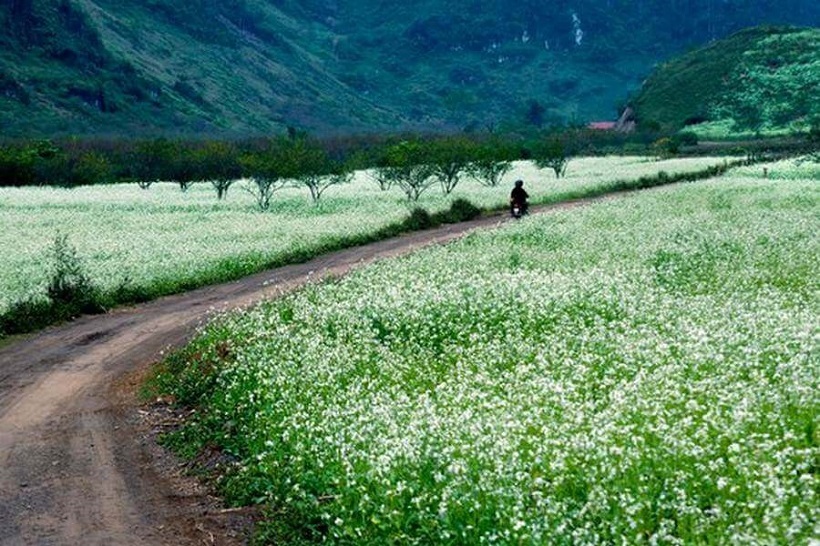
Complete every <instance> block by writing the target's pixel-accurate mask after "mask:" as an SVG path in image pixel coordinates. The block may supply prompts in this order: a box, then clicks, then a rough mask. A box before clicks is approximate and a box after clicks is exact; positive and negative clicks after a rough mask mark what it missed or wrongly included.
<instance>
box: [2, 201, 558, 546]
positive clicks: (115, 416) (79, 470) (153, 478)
mask: <svg viewBox="0 0 820 546" xmlns="http://www.w3.org/2000/svg"><path fill="white" fill-rule="evenodd" d="M561 206H562V207H566V206H569V205H561ZM502 221H504V218H503V217H502V216H500V215H495V216H489V217H484V218H481V219H478V220H475V221H471V222H465V223H462V224H457V225H450V226H445V227H442V228H439V229H435V230H429V231H424V232H417V233H413V234H409V235H405V236H402V237H398V238H396V239H391V240H387V241H382V242H379V243H374V244H370V245H366V246H362V247H357V248H353V249H349V250H344V251H340V252H335V253H332V254H328V255H326V256H323V257H320V258H317V259H315V260H312V261H310V262H308V263H305V264H300V265H293V266H287V267H282V268H279V269H275V270H271V271H267V272H264V273H260V274H257V275H254V276H251V277H248V278H245V279H243V280H241V281H237V282H232V283H227V284H222V285H218V286H212V287H207V288H202V289H199V290H196V291H193V292H189V293H186V294H182V295H177V296H171V297H166V298H163V299H160V300H157V301H154V302H151V303H148V304H145V305H140V306H138V307H133V308H124V309H118V310H115V311H113V312H111V313H108V314H105V315H99V316H92V317H83V318H81V319H78V320H76V321H73V322H71V323H68V324H65V325H62V326H59V327H54V328H49V329H47V330H45V331H43V332H41V333H39V334H37V335H35V336H30V337H28V338H25V339H21V340H17V341H15V342H13V343H11V344H9V345H7V346H5V347H3V348H2V349H0V544H2V545H4V546H5V545H17V544H25V545H34V544H36V545H60V546H62V545H65V546H69V545H72V546H73V545H78V544H83V545H106V546H121V545H136V544H151V545H168V546H171V545H173V546H184V545H193V544H200V545H201V544H226V545H231V544H242V543H244V538H245V537H244V534H243V533H244V531H243V525H245V522H246V521H247V519H248V517H247V514H246V513H244V512H243V511H233V510H224V509H223V508H222V507H221V506H220V504H219V500H218V499H216V498H214V497H211V496H210V495H209V494H208V491H207V490H206V489H205V488H204V487H203V486H201V485H199V484H198V483H197V482H196V481H195V480H193V479H192V478H189V477H186V476H185V475H184V472H183V471H182V468H181V467H180V464H179V462H178V461H176V460H175V459H174V457H172V456H171V455H169V454H168V453H166V452H165V451H164V450H162V449H161V448H159V447H158V446H157V445H156V442H155V436H154V434H153V432H152V430H153V429H152V426H151V422H150V421H149V420H148V419H146V417H145V415H146V414H148V413H149V412H146V411H144V408H142V407H141V406H140V403H139V401H138V399H137V395H136V391H137V388H138V385H139V383H140V379H141V378H142V377H144V375H145V374H146V373H147V371H148V370H149V369H150V366H151V365H152V364H153V363H155V362H157V361H158V360H159V359H161V358H162V354H163V351H166V350H167V349H169V348H174V347H180V346H182V345H183V344H184V343H185V342H186V341H187V340H188V339H189V338H190V336H191V335H192V334H193V332H194V330H195V328H196V326H197V324H199V323H201V322H202V321H204V320H205V319H207V317H208V315H209V314H211V313H213V312H215V311H219V310H224V309H226V308H236V307H244V306H247V305H250V304H252V303H254V302H257V301H259V300H261V299H263V298H268V297H272V296H275V295H277V294H280V293H282V292H284V291H287V290H292V289H293V288H294V287H297V286H299V285H301V284H303V283H305V282H307V281H309V280H311V279H314V280H315V279H319V278H324V277H327V276H338V275H342V274H344V273H345V272H347V271H349V270H350V269H351V268H354V267H357V266H360V265H362V264H366V263H368V262H371V261H373V260H375V259H381V258H387V257H392V256H396V255H399V254H403V253H407V252H409V251H411V250H413V249H416V248H419V247H421V246H426V245H430V244H435V243H444V242H447V241H450V240H453V239H455V238H457V237H460V236H462V235H463V234H465V233H467V232H468V231H470V230H473V229H475V228H478V227H488V226H494V225H497V224H499V223H500V222H502Z"/></svg>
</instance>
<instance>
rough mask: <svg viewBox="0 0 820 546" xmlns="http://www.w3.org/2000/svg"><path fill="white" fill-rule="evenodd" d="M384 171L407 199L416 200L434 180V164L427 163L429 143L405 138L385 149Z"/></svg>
mask: <svg viewBox="0 0 820 546" xmlns="http://www.w3.org/2000/svg"><path fill="white" fill-rule="evenodd" d="M385 159H386V166H385V169H384V171H383V172H384V173H385V174H386V176H388V177H389V178H390V179H392V180H393V181H394V183H395V184H396V185H397V186H399V187H400V188H401V189H402V191H403V192H404V194H405V195H406V196H407V199H408V200H410V201H418V200H419V197H421V195H422V194H423V193H424V192H425V191H427V190H428V189H429V188H430V187H431V186H432V185H433V184H435V182H436V180H435V178H433V176H434V174H435V168H434V166H433V165H432V164H431V163H429V161H430V154H429V145H428V143H427V142H425V141H423V140H421V139H413V140H405V141H402V142H399V143H398V144H394V145H392V146H390V147H389V148H388V149H387V151H386V158H385Z"/></svg>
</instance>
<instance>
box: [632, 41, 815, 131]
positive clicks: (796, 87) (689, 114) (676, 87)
mask: <svg viewBox="0 0 820 546" xmlns="http://www.w3.org/2000/svg"><path fill="white" fill-rule="evenodd" d="M818 98H820V29H817V28H814V29H799V28H793V27H755V28H751V29H746V30H743V31H740V32H737V33H735V34H733V35H732V36H730V37H729V38H724V39H722V40H718V41H716V42H712V43H710V44H709V45H708V46H706V47H704V48H701V49H698V50H696V51H693V52H691V53H688V54H686V55H682V56H680V57H677V58H675V59H673V60H672V61H670V62H668V63H664V64H663V65H661V66H660V67H658V69H657V70H656V71H655V72H654V73H653V74H652V75H651V76H650V77H649V78H648V79H647V81H646V83H645V84H644V86H643V88H642V89H641V92H640V93H639V94H638V95H637V96H636V98H635V99H634V101H633V104H632V106H633V107H634V109H635V110H636V115H637V118H638V122H639V123H643V124H648V125H657V126H659V127H660V128H663V129H667V130H676V129H679V128H681V127H684V126H689V127H690V128H691V129H692V130H695V131H697V132H699V133H701V134H702V135H711V136H722V135H723V134H727V133H730V134H738V133H743V132H748V133H757V132H762V133H767V132H779V131H784V130H785V131H794V130H806V129H808V128H809V127H810V126H812V125H817V124H818V123H820V100H818Z"/></svg>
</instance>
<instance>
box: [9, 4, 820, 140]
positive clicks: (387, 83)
mask: <svg viewBox="0 0 820 546" xmlns="http://www.w3.org/2000/svg"><path fill="white" fill-rule="evenodd" d="M764 21H769V22H780V23H795V22H800V21H803V22H807V23H808V24H820V5H818V4H817V3H816V2H814V1H813V0H783V1H781V2H779V3H774V2H770V1H766V2H759V1H752V0H737V1H736V2H731V3H728V4H727V3H726V2H721V1H719V0H688V1H672V2H667V1H661V0H641V1H640V2H616V1H607V2H600V1H598V0H572V1H570V0H553V1H550V2H543V1H537V0H519V1H512V0H451V1H448V2H443V1H441V0H420V1H419V2H414V3H386V2H381V1H378V0H332V1H331V0H300V1H296V0H191V1H188V2H178V1H176V0H143V1H135V0H9V1H7V2H3V3H0V28H2V29H3V30H4V32H3V33H0V132H2V135H3V136H4V137H17V136H24V137H54V136H70V135H102V136H109V135H153V134H158V133H162V134H186V135H190V134H223V135H249V134H269V133H271V132H279V131H281V130H283V129H284V128H285V127H287V126H296V127H299V128H304V129H308V130H311V131H314V132H321V133H349V132H352V131H355V132H361V131H385V130H389V131H395V130H401V129H422V130H441V129H462V128H487V127H498V126H506V127H515V126H520V125H522V124H529V125H536V126H541V125H549V124H556V123H583V122H586V121H590V120H599V119H604V120H605V119H612V118H614V117H615V115H616V114H617V109H618V107H619V105H621V104H622V103H623V102H624V101H625V100H626V98H627V97H628V96H629V94H630V92H633V91H634V90H635V89H637V88H638V87H639V86H640V81H641V79H642V78H643V77H645V75H646V74H647V73H648V72H649V69H650V67H652V66H653V65H654V64H656V63H657V62H659V61H661V60H663V59H666V58H669V57H670V56H672V55H674V54H677V53H679V52H680V51H682V50H685V49H686V48H689V47H692V46H693V45H698V44H703V43H705V42H707V41H709V40H713V39H715V38H719V37H721V36H725V35H727V34H729V33H730V32H732V31H735V30H737V29H739V28H742V27H744V26H749V25H751V24H759V23H760V22H764Z"/></svg>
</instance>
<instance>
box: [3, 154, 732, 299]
mask: <svg viewBox="0 0 820 546" xmlns="http://www.w3.org/2000/svg"><path fill="white" fill-rule="evenodd" d="M722 161H723V159H714V158H701V159H680V160H669V161H661V162H656V161H653V160H650V159H644V158H629V157H626V158H624V157H612V158H587V159H577V160H574V161H573V162H572V163H571V164H570V168H569V172H568V176H567V178H566V179H563V180H561V181H556V180H554V179H553V177H552V175H551V174H550V173H548V172H546V171H541V172H539V171H537V170H536V169H534V168H533V167H532V166H531V165H530V164H529V163H519V164H517V166H516V169H515V171H513V172H512V173H510V174H508V175H507V177H506V179H505V182H504V184H503V185H502V186H500V187H498V188H485V187H482V186H480V185H479V184H477V183H476V182H474V181H469V180H465V181H464V182H462V184H461V185H460V186H459V187H458V188H457V190H456V192H455V193H454V194H453V196H454V197H465V198H467V199H469V200H470V201H472V202H473V203H475V204H477V205H480V206H484V207H498V206H503V204H504V203H506V199H507V196H508V194H509V190H510V187H511V185H512V181H513V180H514V179H515V178H523V179H524V180H525V181H526V182H527V186H526V187H527V189H528V190H529V191H530V193H531V194H532V196H533V201H534V202H551V201H556V200H560V199H563V198H567V197H571V196H578V195H582V194H583V193H584V192H586V191H590V190H595V189H597V188H601V187H606V186H607V185H611V184H612V183H613V182H615V181H617V180H621V179H633V178H637V177H639V176H644V175H654V174H656V173H657V172H658V171H661V170H664V171H666V172H668V173H673V172H678V171H681V170H698V169H701V168H703V167H705V166H708V165H712V164H717V163H719V162H722ZM450 202H451V199H450V198H445V197H443V196H442V195H441V191H440V190H439V189H438V188H432V189H430V190H429V191H428V192H427V193H426V194H424V196H423V197H422V200H421V201H420V202H419V203H418V205H419V206H422V207H424V208H426V209H428V210H429V211H435V210H439V209H444V208H446V207H447V206H449V203H450ZM409 209H410V206H409V205H408V204H407V202H406V200H404V199H403V195H402V194H401V192H400V191H399V190H397V189H394V190H392V191H390V192H388V193H383V192H380V191H379V190H378V189H377V186H376V184H375V183H374V182H372V181H370V180H369V179H368V177H367V176H366V175H365V174H363V173H359V175H358V176H357V178H356V179H355V181H354V182H353V183H351V184H349V185H346V186H342V187H338V188H332V189H331V190H328V192H327V195H326V196H325V197H324V198H323V202H322V203H321V204H320V205H319V206H318V207H316V206H314V205H312V204H311V203H310V200H309V198H308V196H307V194H306V193H305V192H304V191H299V190H293V189H290V190H286V191H282V192H281V193H278V194H276V196H275V198H274V204H273V206H272V210H270V211H269V212H267V213H261V212H258V211H257V210H255V208H254V201H253V198H252V197H251V196H250V195H249V194H248V193H246V192H244V191H243V190H242V189H241V188H240V184H237V185H235V186H234V187H233V188H232V189H231V190H230V193H229V195H228V199H227V201H226V202H217V201H216V198H215V194H214V191H213V189H212V188H211V186H210V184H197V185H194V187H192V188H191V189H190V190H189V191H188V192H187V193H182V192H181V191H180V190H179V188H178V187H177V186H175V185H173V184H155V185H153V186H152V187H151V188H150V189H148V190H141V189H139V188H138V187H137V186H136V184H133V185H118V186H99V187H82V188H77V189H73V190H63V189H54V188H22V189H15V188H0V249H2V252H3V260H2V261H0V314H2V313H3V312H4V311H5V310H6V309H7V308H8V306H9V305H10V304H11V303H12V302H14V301H16V300H19V299H21V298H24V297H29V296H35V297H37V296H39V295H42V294H44V287H45V285H46V282H47V277H48V274H49V271H48V258H47V257H48V253H49V248H50V247H51V245H52V243H53V241H54V238H55V237H56V236H57V234H67V235H68V237H69V242H70V243H71V244H72V245H73V246H75V247H76V248H77V250H78V252H79V255H80V257H81V259H82V260H83V262H84V265H85V268H86V269H87V271H88V273H89V274H90V276H91V279H92V280H93V281H94V282H95V283H96V284H97V285H98V286H100V287H101V288H102V289H104V290H112V289H114V288H116V287H117V286H119V285H122V284H126V285H128V286H131V287H135V288H138V289H140V290H143V291H146V292H148V293H151V294H164V293H169V292H174V291H178V290H179V289H181V288H184V287H189V286H195V285H201V284H203V283H206V282H215V281H218V280H222V279H225V278H232V277H235V276H236V274H238V273H242V272H252V271H255V270H258V269H260V268H261V267H263V266H264V264H268V263H272V262H276V261H279V260H280V259H282V258H284V257H285V256H287V255H293V254H295V253H302V252H304V253H311V252H315V251H316V249H320V248H325V247H327V248H330V247H333V246H334V245H337V244H338V241H340V240H341V239H355V238H357V237H366V236H368V235H370V234H372V233H374V232H376V231H378V230H379V229H380V228H382V227H384V226H386V225H389V224H391V223H395V222H399V221H401V220H402V219H403V218H405V217H406V216H407V215H408V211H409Z"/></svg>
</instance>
